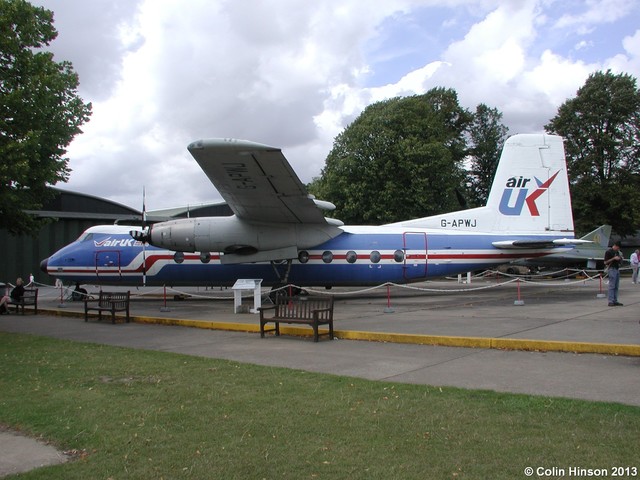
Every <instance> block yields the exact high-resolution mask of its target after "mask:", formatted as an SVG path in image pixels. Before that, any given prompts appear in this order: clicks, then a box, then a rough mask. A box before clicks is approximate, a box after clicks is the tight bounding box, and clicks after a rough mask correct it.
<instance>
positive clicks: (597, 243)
mask: <svg viewBox="0 0 640 480" xmlns="http://www.w3.org/2000/svg"><path fill="white" fill-rule="evenodd" d="M609 237H611V225H600V226H599V227H598V228H596V229H595V230H594V231H593V232H589V233H587V234H586V235H585V236H584V237H581V238H580V240H589V241H590V242H593V245H594V247H600V248H604V249H607V248H609Z"/></svg>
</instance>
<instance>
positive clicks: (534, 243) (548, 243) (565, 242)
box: [491, 238, 593, 250]
mask: <svg viewBox="0 0 640 480" xmlns="http://www.w3.org/2000/svg"><path fill="white" fill-rule="evenodd" d="M587 243H593V242H592V241H590V240H581V239H576V238H556V239H553V240H552V239H549V240H501V241H499V242H493V243H492V244H491V245H493V246H494V247H496V248H503V249H506V250H508V249H518V248H553V247H563V246H570V245H584V244H587Z"/></svg>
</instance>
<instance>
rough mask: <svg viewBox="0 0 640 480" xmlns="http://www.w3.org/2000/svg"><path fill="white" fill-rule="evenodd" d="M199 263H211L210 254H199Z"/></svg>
mask: <svg viewBox="0 0 640 480" xmlns="http://www.w3.org/2000/svg"><path fill="white" fill-rule="evenodd" d="M200 261H201V262H202V263H209V262H210V261H211V254H210V253H209V252H201V253H200Z"/></svg>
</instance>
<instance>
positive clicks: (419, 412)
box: [0, 333, 640, 480]
mask: <svg viewBox="0 0 640 480" xmlns="http://www.w3.org/2000/svg"><path fill="white" fill-rule="evenodd" d="M594 381H597V379H594ZM0 424H3V425H6V426H8V427H11V428H14V429H18V430H20V431H23V432H25V433H27V434H29V435H33V436H42V437H43V438H45V439H47V440H49V441H50V442H51V443H52V444H54V445H56V446H57V447H59V448H61V449H63V450H77V451H79V452H82V454H81V455H79V456H78V457H77V458H76V459H75V460H74V461H71V462H68V463H66V464H63V465H57V466H52V467H45V468H42V469H39V470H34V471H32V472H30V473H26V474H23V475H21V476H19V478H30V479H32V478H43V479H44V478H46V479H47V480H51V479H61V480H62V479H64V480H69V479H79V480H80V479H81V480H87V479H105V480H106V479H124V478H134V479H181V478H192V479H236V478H237V479H263V478H264V479H281V478H282V479H305V478H306V479H314V478H318V479H323V478H325V479H346V478H349V479H357V478H362V479H372V478H384V479H413V478H415V479H421V480H422V479H427V478H435V479H446V478H458V479H461V478H470V479H480V478H487V479H488V478H491V479H497V478H508V479H514V478H515V479H517V478H527V477H525V475H524V473H523V472H524V469H525V467H528V466H531V467H533V468H534V469H535V468H537V467H546V468H552V467H557V468H566V469H568V468H569V467H572V466H576V467H581V468H612V467H615V466H628V467H633V466H635V467H640V459H639V456H638V452H639V450H638V445H640V408H636V407H630V406H623V405H618V404H607V403H595V402H585V401H577V400H564V399H553V398H546V397H533V396H526V395H511V394H503V393H494V392H487V391H472V390H461V389H454V388H442V389H440V388H437V387H435V388H434V387H429V386H421V385H405V384H397V383H386V382H375V381H368V380H361V379H355V378H349V377H340V376H333V375H323V374H316V373H307V372H302V371H297V370H288V369H284V368H271V367H262V366H255V365H248V364H241V363H237V362H230V361H224V360H212V359H206V358H198V357H190V356H185V355H178V354H171V353H162V352H151V351H140V350H131V349H125V348H116V347H110V346H103V345H93V344H83V343H76V342H70V341H61V340H55V339H50V338H43V337H35V336H29V335H17V334H5V333H0ZM534 478H539V477H537V476H536V475H534Z"/></svg>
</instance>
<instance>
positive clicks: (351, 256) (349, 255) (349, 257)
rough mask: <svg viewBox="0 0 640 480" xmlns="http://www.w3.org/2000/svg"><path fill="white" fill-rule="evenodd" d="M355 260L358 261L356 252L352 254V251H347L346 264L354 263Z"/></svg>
mask: <svg viewBox="0 0 640 480" xmlns="http://www.w3.org/2000/svg"><path fill="white" fill-rule="evenodd" d="M356 260H358V254H357V253H356V252H354V251H353V250H349V251H348V252H347V262H348V263H356Z"/></svg>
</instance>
